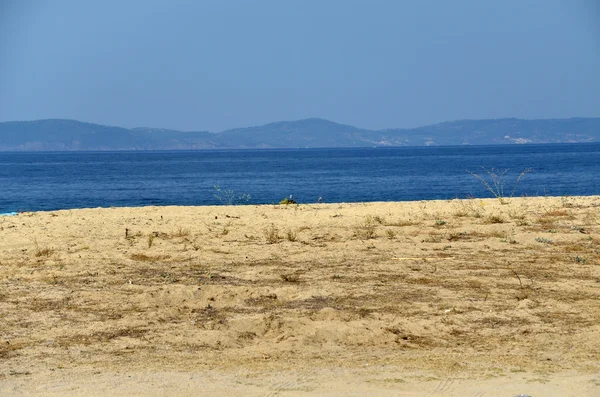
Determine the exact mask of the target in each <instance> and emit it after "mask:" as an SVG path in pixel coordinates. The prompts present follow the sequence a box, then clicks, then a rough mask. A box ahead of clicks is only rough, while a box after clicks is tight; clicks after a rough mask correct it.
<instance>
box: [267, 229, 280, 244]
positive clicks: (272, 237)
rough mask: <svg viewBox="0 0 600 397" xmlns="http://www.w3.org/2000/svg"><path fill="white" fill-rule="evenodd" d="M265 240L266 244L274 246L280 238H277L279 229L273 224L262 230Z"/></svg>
mask: <svg viewBox="0 0 600 397" xmlns="http://www.w3.org/2000/svg"><path fill="white" fill-rule="evenodd" d="M264 235H265V239H266V240H267V244H275V243H278V242H279V240H280V239H281V237H280V236H279V229H278V228H277V226H275V225H274V224H271V225H270V226H269V227H267V228H265V230H264Z"/></svg>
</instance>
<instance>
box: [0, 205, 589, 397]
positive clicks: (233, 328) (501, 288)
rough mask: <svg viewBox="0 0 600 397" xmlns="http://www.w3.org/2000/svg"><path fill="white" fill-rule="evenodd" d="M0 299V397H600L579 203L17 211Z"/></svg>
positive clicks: (7, 222) (0, 240)
mask: <svg viewBox="0 0 600 397" xmlns="http://www.w3.org/2000/svg"><path fill="white" fill-rule="evenodd" d="M0 288H1V289H0V313H1V314H2V318H3V322H2V325H1V326H0V343H1V344H0V381H1V382H0V383H1V384H3V386H2V387H4V389H3V390H0V391H3V394H2V395H5V394H6V393H7V392H13V393H15V394H17V393H23V394H24V395H29V394H32V393H34V392H35V391H36V390H37V391H38V392H40V393H46V394H45V395H51V394H48V393H49V392H50V391H51V390H50V386H51V385H54V386H55V387H56V390H57V394H56V395H59V394H60V393H63V394H60V395H66V394H69V393H72V394H73V395H95V394H94V393H97V395H106V394H110V390H111V389H110V387H112V386H111V382H112V385H113V386H114V385H115V384H120V385H121V390H128V391H129V392H128V394H131V393H134V394H135V393H139V394H140V395H152V394H151V393H155V395H159V394H158V392H156V390H162V391H163V392H164V393H163V394H161V395H167V394H168V393H171V394H172V395H185V394H186V393H188V394H189V395H193V394H192V393H193V389H194V387H195V388H196V390H198V388H199V387H200V386H201V384H204V383H203V381H201V379H205V380H206V379H208V378H210V379H212V380H211V381H210V384H211V386H210V387H212V389H211V390H210V392H211V394H215V393H217V392H218V391H219V390H221V391H222V393H221V395H268V393H271V395H327V393H330V394H329V395H339V394H341V392H342V391H344V392H345V393H346V394H347V395H352V394H348V393H354V392H356V393H359V391H361V390H362V391H363V394H362V395H365V393H366V394H378V395H386V393H388V394H387V395H403V394H399V393H404V392H405V393H409V394H406V395H427V394H423V393H433V394H430V395H435V394H436V393H437V395H461V394H460V393H462V392H463V391H464V390H473V393H475V394H476V393H477V390H484V389H485V392H486V393H487V394H481V395H486V396H487V395H507V394H493V393H494V390H496V391H497V392H499V391H498V389H494V386H493V385H494V384H495V385H499V384H505V385H510V384H513V385H519V384H522V386H523V387H526V386H529V390H534V389H535V390H540V391H541V392H544V393H545V394H544V395H549V394H547V393H549V390H561V387H563V389H562V390H565V393H567V392H568V391H570V390H575V389H573V386H574V385H575V384H577V385H578V386H581V387H580V388H579V389H577V390H578V393H580V391H581V390H583V393H584V394H577V395H595V394H594V393H596V394H597V393H598V391H599V390H600V388H599V387H600V378H598V373H599V367H600V364H599V363H600V361H599V358H600V306H599V305H598V298H599V294H600V197H597V196H591V197H562V198H558V197H533V198H514V199H510V200H508V201H507V203H505V204H502V203H500V202H499V201H498V200H492V199H484V200H480V199H469V200H448V201H420V202H400V203H353V204H346V203H342V204H315V205H261V206H251V205H250V206H218V207H217V206H215V207H142V208H105V209H83V210H66V211H53V212H37V213H22V214H19V215H17V216H11V217H0ZM336 371H337V372H336ZM340 371H341V372H340ZM90 374H91V375H90ZM111 374H112V375H111ZM257 374H260V376H258V375H257ZM111 376H112V377H111ZM186 376H191V377H192V378H191V379H192V380H193V379H196V381H190V382H188V383H185V384H189V385H190V386H189V387H190V389H189V390H188V389H186V386H185V384H184V383H181V382H173V379H179V378H180V377H181V379H183V378H185V377H186ZM277 376H279V377H280V378H281V379H282V381H281V382H283V383H284V384H287V383H289V385H288V386H289V387H288V386H281V387H280V386H273V385H274V384H275V383H277V382H273V381H272V378H273V377H277ZM127 377H132V378H133V379H146V378H148V377H150V378H152V379H154V380H153V381H152V382H149V383H146V386H147V385H149V384H154V386H153V387H146V386H142V385H140V382H137V384H138V386H136V383H135V382H134V383H132V382H129V381H128V380H127V379H130V378H127ZM203 377H204V378H203ZM206 377H208V378H206ZM61 379H62V381H61ZM110 379H113V380H112V381H111V380H110ZM267 379H270V380H269V381H267ZM293 379H302V382H296V383H297V384H296V383H294V381H292V380H293ZM382 379H383V380H382ZM386 379H387V380H386ZM448 379H454V380H455V381H453V382H451V383H450V384H447V385H446V386H443V385H440V382H442V381H444V380H448ZM84 380H85V381H86V382H91V384H94V385H95V388H94V389H93V390H92V389H89V388H87V389H86V387H83V386H82V382H83V381H84ZM116 380H118V381H116ZM61 382H63V383H61ZM115 382H116V383H115ZM286 382H287V383H286ZM290 382H291V383H290ZM436 382H437V383H436ZM503 382H504V383H503ZM519 382H521V383H519ZM446 383H448V382H446ZM175 384H177V385H179V386H177V387H176V386H171V388H170V389H169V387H167V385H175ZM161 385H162V386H161ZM250 385H252V387H250ZM545 385H546V386H545ZM547 385H553V387H549V386H547ZM561 385H562V386H561ZM219 386H220V388H219ZM136 387H137V389H136ZM144 387H146V388H144ZM165 387H166V389H165ZM277 387H279V389H277ZM507 387H508V386H507ZM536 387H537V389H536ZM236 388H237V389H236ZM436 388H437V389H436ZM544 388H545V389H544ZM94 390H95V391H94ZM136 390H137V391H136ZM153 390H154V391H153ZM169 390H170V392H169ZM186 390H187V391H186ZM436 390H437V391H436ZM544 390H546V391H544ZM586 390H587V391H586ZM103 391H104V392H103ZM336 391H337V392H340V393H339V394H336ZM207 392H208V389H207ZM245 392H246V394H245ZM519 392H521V393H525V392H527V390H522V391H519ZM165 393H166V394H165ZM394 393H395V394H394ZM410 393H412V394H410ZM418 393H422V394H418ZM452 393H456V394H452ZM565 393H563V394H555V395H567V394H565ZM585 393H588V394H585ZM475 394H473V395H475ZM515 394H518V393H517V392H515ZM354 395H361V394H354ZM462 395H464V394H462Z"/></svg>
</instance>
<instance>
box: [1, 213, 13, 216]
mask: <svg viewBox="0 0 600 397" xmlns="http://www.w3.org/2000/svg"><path fill="white" fill-rule="evenodd" d="M13 215H17V213H16V212H0V216H13Z"/></svg>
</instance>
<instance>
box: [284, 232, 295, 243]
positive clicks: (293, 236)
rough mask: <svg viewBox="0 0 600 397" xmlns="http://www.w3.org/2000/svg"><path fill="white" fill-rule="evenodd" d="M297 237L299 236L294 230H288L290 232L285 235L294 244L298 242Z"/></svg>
mask: <svg viewBox="0 0 600 397" xmlns="http://www.w3.org/2000/svg"><path fill="white" fill-rule="evenodd" d="M297 237H298V236H297V235H296V232H295V231H293V230H292V229H288V231H287V232H286V233H285V238H287V240H288V241H292V242H294V241H296V239H297Z"/></svg>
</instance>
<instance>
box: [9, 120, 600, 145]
mask: <svg viewBox="0 0 600 397" xmlns="http://www.w3.org/2000/svg"><path fill="white" fill-rule="evenodd" d="M599 141H600V118H570V119H551V120H521V119H489V120H459V121H449V122H445V123H440V124H433V125H428V126H424V127H418V128H410V129H385V130H367V129H362V128H356V127H352V126H349V125H343V124H338V123H334V122H332V121H328V120H323V119H306V120H298V121H280V122H276V123H271V124H266V125H263V126H259V127H248V128H236V129H232V130H226V131H223V132H219V133H212V132H206V131H198V132H192V131H189V132H183V131H176V130H165V129H156V128H133V129H127V128H120V127H109V126H105V125H99V124H90V123H84V122H81V121H75V120H57V119H53V120H38V121H11V122H3V123H0V151H41V150H48V151H56V150H190V149H254V148H321V147H371V146H433V145H436V146H440V145H492V144H526V143H577V142H599Z"/></svg>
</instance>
